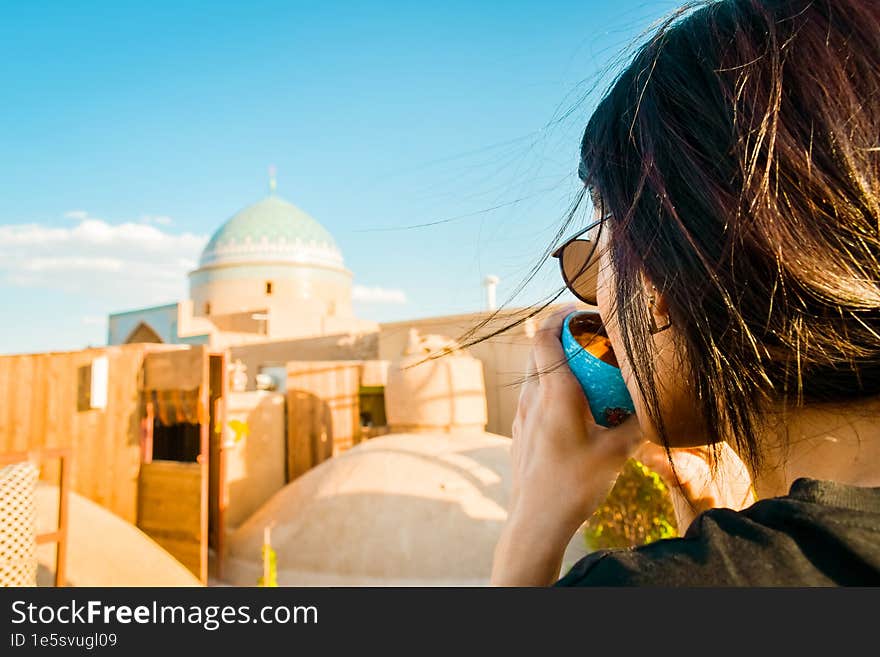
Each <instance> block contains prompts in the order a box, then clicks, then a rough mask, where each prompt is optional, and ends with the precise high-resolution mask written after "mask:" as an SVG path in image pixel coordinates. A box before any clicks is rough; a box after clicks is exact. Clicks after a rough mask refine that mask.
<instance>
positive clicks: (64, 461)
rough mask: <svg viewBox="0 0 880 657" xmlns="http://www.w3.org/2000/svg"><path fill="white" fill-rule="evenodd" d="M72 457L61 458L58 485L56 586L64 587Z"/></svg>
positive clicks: (63, 456)
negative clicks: (68, 496)
mask: <svg viewBox="0 0 880 657" xmlns="http://www.w3.org/2000/svg"><path fill="white" fill-rule="evenodd" d="M70 459H71V457H70V455H62V456H61V476H60V482H59V484H58V534H59V536H58V546H57V549H56V551H55V586H64V582H65V581H66V576H67V517H68V516H67V508H68V499H67V493H68V491H69V490H70V471H71V466H72V464H71V463H70Z"/></svg>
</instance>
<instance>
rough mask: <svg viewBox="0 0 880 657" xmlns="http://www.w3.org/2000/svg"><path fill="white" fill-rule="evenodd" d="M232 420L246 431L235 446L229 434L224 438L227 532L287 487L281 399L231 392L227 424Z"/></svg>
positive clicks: (258, 393) (270, 394) (257, 392)
mask: <svg viewBox="0 0 880 657" xmlns="http://www.w3.org/2000/svg"><path fill="white" fill-rule="evenodd" d="M232 420H238V421H239V422H243V423H245V424H246V425H247V428H248V431H247V436H244V437H242V438H241V439H240V440H239V441H238V442H234V433H233V432H232V431H231V430H228V429H227V433H226V435H224V454H225V458H226V485H227V492H228V497H227V500H228V505H227V507H226V528H227V529H228V530H231V529H235V528H236V527H238V526H239V525H240V524H241V523H243V522H244V521H245V520H247V519H248V517H250V515H251V514H252V513H254V512H255V511H256V510H257V509H258V508H260V506H262V504H263V503H264V502H265V501H266V500H268V499H269V498H270V497H272V495H274V494H275V492H276V491H278V490H280V489H281V488H282V487H283V486H284V484H285V483H286V481H285V463H286V461H285V444H284V443H285V440H284V439H285V427H284V395H282V394H280V393H276V392H264V391H261V390H254V391H251V392H230V393H229V394H228V395H227V397H226V421H227V423H228V422H230V421H232Z"/></svg>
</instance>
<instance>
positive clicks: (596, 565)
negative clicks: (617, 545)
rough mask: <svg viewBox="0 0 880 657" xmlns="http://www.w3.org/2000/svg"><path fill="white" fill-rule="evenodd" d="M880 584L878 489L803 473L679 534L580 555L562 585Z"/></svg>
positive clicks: (701, 517)
mask: <svg viewBox="0 0 880 657" xmlns="http://www.w3.org/2000/svg"><path fill="white" fill-rule="evenodd" d="M837 584H842V585H868V584H871V585H875V586H876V585H878V584H880V488H861V487H855V486H846V485H843V484H836V483H833V482H820V481H816V480H812V479H799V480H797V481H796V482H795V483H794V484H793V485H792V488H791V491H790V492H789V494H788V495H786V496H783V497H777V498H772V499H767V500H762V501H760V502H757V503H756V504H754V505H752V506H751V507H749V508H748V509H745V510H743V511H732V510H730V509H713V510H711V511H707V512H705V513H703V514H701V515H699V516H698V517H697V518H696V519H695V520H694V522H693V523H692V524H691V526H690V527H689V528H688V531H687V533H686V534H685V535H684V536H683V537H682V538H675V539H666V540H662V541H657V542H656V543H652V544H650V545H646V546H642V547H638V548H631V549H619V550H600V551H598V552H594V553H591V554H589V555H587V556H586V557H584V558H583V559H581V560H580V561H579V562H578V563H577V564H575V566H574V567H573V568H572V569H571V570H570V571H569V572H568V573H567V574H566V575H565V576H564V577H563V578H562V579H560V580H559V582H557V585H559V586H831V585H837Z"/></svg>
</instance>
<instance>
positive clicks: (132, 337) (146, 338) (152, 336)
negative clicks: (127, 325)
mask: <svg viewBox="0 0 880 657" xmlns="http://www.w3.org/2000/svg"><path fill="white" fill-rule="evenodd" d="M137 342H164V340H162V338H160V337H159V334H158V333H156V331H154V330H153V328H152V327H151V326H150V325H149V324H147V323H146V322H141V323H140V324H138V325H137V326H135V327H134V330H133V331H132V332H131V333H130V334H129V335H128V338H127V339H126V341H125V344H135V343H137Z"/></svg>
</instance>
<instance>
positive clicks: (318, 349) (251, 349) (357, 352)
mask: <svg viewBox="0 0 880 657" xmlns="http://www.w3.org/2000/svg"><path fill="white" fill-rule="evenodd" d="M378 338H379V334H378V333H377V332H371V333H364V334H348V333H342V334H337V335H325V336H320V337H313V338H304V339H299V340H279V341H275V342H262V343H258V344H249V345H238V346H234V347H231V348H230V349H229V362H230V363H234V362H235V361H236V360H240V361H241V362H242V363H244V365H245V366H246V367H247V375H248V388H251V389H252V388H255V387H256V381H255V380H254V377H255V376H256V375H257V374H258V373H259V371H260V366H264V365H265V366H284V365H286V363H287V362H288V361H294V360H305V361H308V360H375V359H376V357H377V354H378V353H379V339H378Z"/></svg>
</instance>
